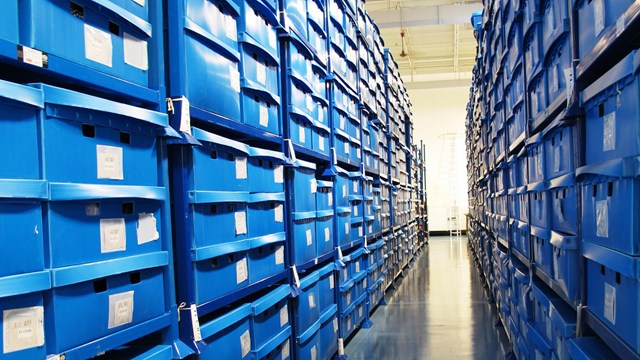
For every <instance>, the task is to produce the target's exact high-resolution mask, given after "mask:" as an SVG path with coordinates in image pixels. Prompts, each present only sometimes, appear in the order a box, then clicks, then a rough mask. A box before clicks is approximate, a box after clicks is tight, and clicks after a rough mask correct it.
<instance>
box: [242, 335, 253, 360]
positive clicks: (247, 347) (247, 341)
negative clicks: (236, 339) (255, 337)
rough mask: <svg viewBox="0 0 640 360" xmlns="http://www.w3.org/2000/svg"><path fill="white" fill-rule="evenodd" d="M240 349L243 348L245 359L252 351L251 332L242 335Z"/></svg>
mask: <svg viewBox="0 0 640 360" xmlns="http://www.w3.org/2000/svg"><path fill="white" fill-rule="evenodd" d="M240 347H241V348H242V357H243V358H244V357H245V356H247V355H248V354H249V351H251V334H249V330H246V331H245V332H244V333H242V335H240Z"/></svg>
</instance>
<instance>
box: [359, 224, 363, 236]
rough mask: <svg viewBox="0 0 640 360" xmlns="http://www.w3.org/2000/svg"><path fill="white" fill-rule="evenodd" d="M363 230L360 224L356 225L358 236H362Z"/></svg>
mask: <svg viewBox="0 0 640 360" xmlns="http://www.w3.org/2000/svg"><path fill="white" fill-rule="evenodd" d="M363 231H364V230H363V229H362V226H358V236H359V237H362V236H363Z"/></svg>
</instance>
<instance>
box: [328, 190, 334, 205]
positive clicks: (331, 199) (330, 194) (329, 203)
mask: <svg viewBox="0 0 640 360" xmlns="http://www.w3.org/2000/svg"><path fill="white" fill-rule="evenodd" d="M327 205H329V206H333V194H332V193H329V195H328V197H327Z"/></svg>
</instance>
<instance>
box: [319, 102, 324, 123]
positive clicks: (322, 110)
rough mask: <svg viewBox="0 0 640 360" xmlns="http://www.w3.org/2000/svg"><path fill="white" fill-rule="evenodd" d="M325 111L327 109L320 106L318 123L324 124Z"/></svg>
mask: <svg viewBox="0 0 640 360" xmlns="http://www.w3.org/2000/svg"><path fill="white" fill-rule="evenodd" d="M324 110H325V108H324V107H322V106H320V104H318V121H319V122H321V123H323V124H324Z"/></svg>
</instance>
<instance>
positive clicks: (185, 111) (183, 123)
mask: <svg viewBox="0 0 640 360" xmlns="http://www.w3.org/2000/svg"><path fill="white" fill-rule="evenodd" d="M180 109H181V111H180V113H181V114H180V131H182V132H183V133H186V134H189V135H191V106H190V105H189V100H188V99H187V98H186V97H184V96H183V97H181V98H180Z"/></svg>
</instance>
